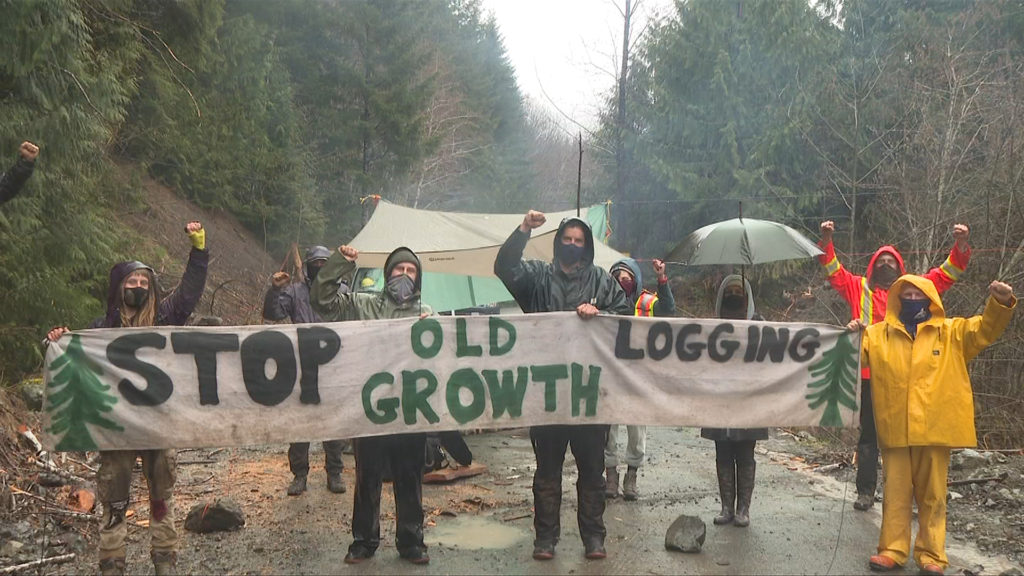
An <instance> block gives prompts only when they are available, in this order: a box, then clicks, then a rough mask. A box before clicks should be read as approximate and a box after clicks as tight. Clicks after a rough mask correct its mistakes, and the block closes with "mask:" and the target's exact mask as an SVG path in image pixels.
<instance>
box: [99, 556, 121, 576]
mask: <svg viewBox="0 0 1024 576" xmlns="http://www.w3.org/2000/svg"><path fill="white" fill-rule="evenodd" d="M124 568H125V562H124V557H123V556H115V557H113V558H104V559H103V560H100V576H124Z"/></svg>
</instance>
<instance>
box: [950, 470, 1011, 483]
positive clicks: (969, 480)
mask: <svg viewBox="0 0 1024 576" xmlns="http://www.w3.org/2000/svg"><path fill="white" fill-rule="evenodd" d="M1008 477H1009V474H1008V473H1007V472H1003V473H1002V474H1000V475H998V476H985V477H983V478H964V479H963V480H950V481H949V482H947V483H946V485H947V486H963V485H965V484H984V483H986V482H1002V481H1003V480H1006V479H1007V478H1008Z"/></svg>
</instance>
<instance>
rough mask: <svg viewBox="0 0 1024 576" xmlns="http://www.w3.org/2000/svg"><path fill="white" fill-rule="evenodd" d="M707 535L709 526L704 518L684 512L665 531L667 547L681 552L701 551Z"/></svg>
mask: <svg viewBox="0 0 1024 576" xmlns="http://www.w3.org/2000/svg"><path fill="white" fill-rule="evenodd" d="M706 536H707V526H706V525H705V524H704V521H703V520H701V519H700V518H698V517H696V516H687V515H686V514H683V515H682V516H680V517H678V518H676V519H675V522H672V525H671V526H669V527H668V531H667V532H665V548H666V549H668V550H676V551H679V552H691V553H692V552H700V550H701V548H702V547H703V546H704V538H705V537H706Z"/></svg>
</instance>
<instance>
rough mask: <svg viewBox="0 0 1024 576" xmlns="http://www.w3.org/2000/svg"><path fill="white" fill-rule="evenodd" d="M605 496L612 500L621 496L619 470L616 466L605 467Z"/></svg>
mask: <svg viewBox="0 0 1024 576" xmlns="http://www.w3.org/2000/svg"><path fill="white" fill-rule="evenodd" d="M604 497H605V498H608V499H610V500H615V499H616V498H618V497H619V472H618V471H617V470H616V469H615V468H605V469H604Z"/></svg>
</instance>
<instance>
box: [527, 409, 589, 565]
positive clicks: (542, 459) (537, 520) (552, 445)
mask: <svg viewBox="0 0 1024 576" xmlns="http://www.w3.org/2000/svg"><path fill="white" fill-rule="evenodd" d="M607 438H608V427H607V426H601V425H598V426H592V425H586V426H535V427H533V428H530V441H531V442H532V443H533V453H534V455H535V456H536V457H537V471H536V472H535V473H534V475H533V506H534V519H533V527H534V530H535V531H536V533H537V544H544V545H551V546H553V545H555V544H557V543H558V537H559V533H560V531H561V522H560V514H561V506H562V466H563V464H564V463H565V449H566V447H567V446H568V447H569V448H570V449H571V450H572V455H573V456H574V457H575V458H576V469H577V471H578V472H579V479H578V480H577V481H576V495H577V498H578V500H579V506H578V507H577V509H576V521H577V522H579V526H580V536H581V537H582V539H583V541H584V543H586V542H587V541H588V539H598V538H599V539H600V540H601V542H603V541H604V537H605V528H604V445H605V442H606V440H607Z"/></svg>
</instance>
